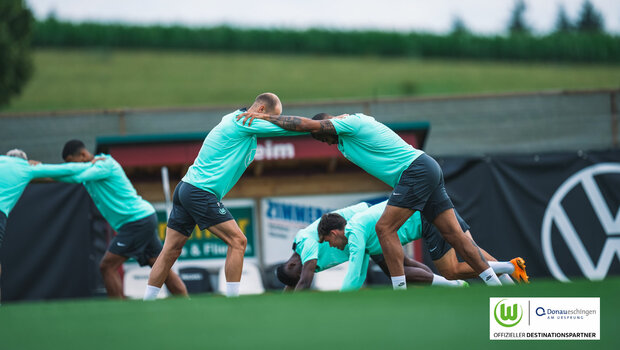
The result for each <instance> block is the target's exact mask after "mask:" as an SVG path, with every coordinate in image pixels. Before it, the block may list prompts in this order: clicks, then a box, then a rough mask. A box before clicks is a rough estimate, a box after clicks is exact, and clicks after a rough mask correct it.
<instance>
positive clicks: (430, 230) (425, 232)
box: [422, 210, 469, 260]
mask: <svg viewBox="0 0 620 350" xmlns="http://www.w3.org/2000/svg"><path fill="white" fill-rule="evenodd" d="M454 214H455V215H456V219H457V220H458V221H459V225H461V229H462V230H463V232H467V231H469V225H468V224H467V222H465V220H463V218H462V217H461V216H460V215H459V213H457V212H456V210H454ZM422 238H424V245H426V249H427V250H428V252H429V254H430V255H431V259H432V260H439V259H440V258H441V257H442V256H444V255H446V253H447V252H448V251H449V250H450V249H452V246H451V245H450V243H448V242H446V240H445V239H444V238H443V236H442V235H441V233H440V232H439V230H438V229H437V227H435V225H433V224H431V223H430V222H429V221H428V220H426V219H425V218H422Z"/></svg>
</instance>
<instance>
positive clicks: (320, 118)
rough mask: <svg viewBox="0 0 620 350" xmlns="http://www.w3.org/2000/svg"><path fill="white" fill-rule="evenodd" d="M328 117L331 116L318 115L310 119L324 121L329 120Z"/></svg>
mask: <svg viewBox="0 0 620 350" xmlns="http://www.w3.org/2000/svg"><path fill="white" fill-rule="evenodd" d="M329 117H331V115H329V114H327V113H319V114H317V115H315V116H314V117H312V120H325V119H329Z"/></svg>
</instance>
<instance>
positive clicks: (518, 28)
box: [508, 0, 530, 34]
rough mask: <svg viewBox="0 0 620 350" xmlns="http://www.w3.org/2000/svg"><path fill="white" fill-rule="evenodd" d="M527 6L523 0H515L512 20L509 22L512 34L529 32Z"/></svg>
mask: <svg viewBox="0 0 620 350" xmlns="http://www.w3.org/2000/svg"><path fill="white" fill-rule="evenodd" d="M526 9H527V6H526V5H525V2H524V1H523V0H517V1H515V7H514V8H513V9H512V14H511V15H510V22H509V23H508V30H509V31H510V33H511V34H528V33H529V32H530V28H529V27H528V25H527V24H526V22H525V18H524V15H525V10H526Z"/></svg>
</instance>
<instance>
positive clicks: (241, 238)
mask: <svg viewBox="0 0 620 350" xmlns="http://www.w3.org/2000/svg"><path fill="white" fill-rule="evenodd" d="M230 243H231V244H230V245H231V247H232V248H234V249H241V250H244V251H245V248H246V247H247V245H248V239H247V238H246V237H245V235H244V234H242V233H239V234H238V235H235V237H233V238H232V239H231V242H230Z"/></svg>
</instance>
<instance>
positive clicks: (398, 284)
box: [392, 275, 407, 290]
mask: <svg viewBox="0 0 620 350" xmlns="http://www.w3.org/2000/svg"><path fill="white" fill-rule="evenodd" d="M392 288H394V290H398V289H407V280H406V279H405V275H402V276H395V277H392Z"/></svg>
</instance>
